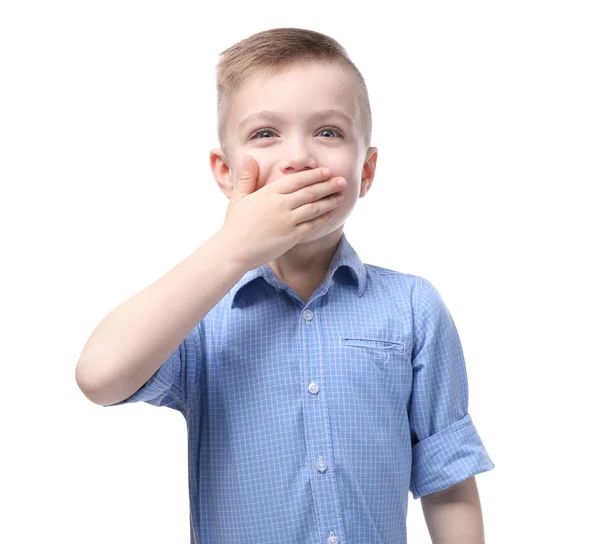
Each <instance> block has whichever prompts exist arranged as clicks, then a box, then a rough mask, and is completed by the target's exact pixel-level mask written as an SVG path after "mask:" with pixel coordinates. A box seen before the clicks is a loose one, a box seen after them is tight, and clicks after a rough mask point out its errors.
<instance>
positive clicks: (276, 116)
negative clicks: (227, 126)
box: [237, 109, 354, 130]
mask: <svg viewBox="0 0 600 544" xmlns="http://www.w3.org/2000/svg"><path fill="white" fill-rule="evenodd" d="M310 117H311V119H323V118H326V117H341V118H342V119H343V120H344V121H346V123H348V124H349V125H350V126H354V120H353V119H352V117H350V116H349V115H347V114H345V113H344V112H343V111H341V110H334V109H330V110H322V111H316V112H315V113H313V114H312V115H311V116H310ZM256 118H263V119H267V120H269V121H281V120H282V119H285V115H283V114H281V113H277V112H274V111H268V110H263V111H258V112H256V113H251V114H250V115H248V117H246V119H244V120H243V121H242V122H241V123H240V124H239V125H238V127H237V130H242V129H243V128H244V127H245V126H246V125H247V124H248V123H249V122H250V121H252V120H253V119H256Z"/></svg>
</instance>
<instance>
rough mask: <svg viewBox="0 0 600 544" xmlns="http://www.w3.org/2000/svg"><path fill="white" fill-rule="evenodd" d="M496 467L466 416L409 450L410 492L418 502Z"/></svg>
mask: <svg viewBox="0 0 600 544" xmlns="http://www.w3.org/2000/svg"><path fill="white" fill-rule="evenodd" d="M495 466H496V465H495V464H494V463H493V462H492V460H491V459H490V457H489V455H488V453H487V451H486V450H485V447H484V445H483V442H482V441H481V438H480V437H479V434H478V433H477V429H476V428H475V425H474V424H473V421H472V419H471V415H470V414H467V415H466V416H465V417H463V418H462V419H460V420H458V421H456V422H455V423H453V424H452V425H450V426H449V427H447V428H446V429H444V430H443V431H440V432H439V433H436V434H434V435H431V436H429V437H428V438H426V439H425V440H421V442H418V443H417V444H415V445H414V446H413V447H412V474H411V478H410V492H411V493H412V495H413V497H414V498H415V499H418V498H420V497H422V496H423V495H428V494H429V493H435V492H436V491H441V490H442V489H447V488H449V487H451V486H453V485H455V484H457V483H459V482H462V481H463V480H466V479H467V478H470V477H471V476H474V475H475V474H479V473H481V472H487V471H488V470H491V469H493V468H494V467H495Z"/></svg>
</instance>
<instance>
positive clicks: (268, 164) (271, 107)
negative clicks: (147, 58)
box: [210, 28, 377, 228]
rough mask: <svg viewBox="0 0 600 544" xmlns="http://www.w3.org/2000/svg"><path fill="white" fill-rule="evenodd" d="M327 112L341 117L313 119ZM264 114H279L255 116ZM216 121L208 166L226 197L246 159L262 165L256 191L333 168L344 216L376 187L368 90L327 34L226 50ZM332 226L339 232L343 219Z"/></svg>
mask: <svg viewBox="0 0 600 544" xmlns="http://www.w3.org/2000/svg"><path fill="white" fill-rule="evenodd" d="M326 110H338V111H341V113H342V116H340V115H336V114H333V113H329V114H327V115H326V116H322V117H315V115H316V113H317V112H323V111H326ZM262 111H269V112H273V113H274V114H275V115H277V117H269V116H265V115H262V116H258V115H254V114H258V112H262ZM343 114H345V115H346V116H347V117H348V119H346V118H344V117H343ZM217 119H218V128H217V132H218V138H219V145H220V149H213V150H211V154H210V162H211V168H212V171H213V174H214V176H215V179H216V180H217V183H218V184H219V186H220V188H221V190H222V191H223V193H225V194H226V195H227V197H228V198H230V197H231V193H232V191H233V187H234V183H235V182H237V179H238V177H239V171H240V168H241V164H242V158H243V156H244V155H245V154H249V155H252V156H253V157H254V158H255V159H256V161H257V162H258V165H259V174H258V180H257V184H256V189H259V188H261V187H262V186H264V185H266V184H268V183H270V182H272V181H275V180H276V179H278V178H280V177H281V176H283V175H288V174H293V173H294V172H298V171H301V170H305V169H311V168H317V167H327V168H329V169H330V170H331V173H332V174H331V175H332V177H333V176H343V177H344V178H345V179H346V180H347V182H348V186H347V188H346V189H345V195H346V198H345V200H344V203H343V204H342V205H340V206H339V207H338V211H337V212H336V216H338V217H339V218H342V216H343V219H345V218H346V217H347V216H348V215H349V212H350V211H351V210H352V208H353V207H354V205H355V203H356V201H357V198H361V197H363V196H364V195H365V194H366V193H367V191H368V190H369V188H370V186H371V184H372V181H373V178H374V175H375V166H376V162H377V148H375V147H370V140H371V109H370V104H369V96H368V92H367V88H366V85H365V82H364V79H363V77H362V75H361V74H360V72H359V71H358V69H357V68H356V66H355V65H354V64H353V63H352V61H351V60H350V59H349V58H348V56H347V54H346V51H345V50H344V48H343V47H342V46H341V45H340V44H339V43H338V42H337V41H335V40H334V39H332V38H330V37H328V36H326V35H324V34H320V33H318V32H313V31H310V30H304V29H298V28H277V29H272V30H266V31H263V32H259V33H257V34H254V35H252V36H250V37H249V38H247V39H245V40H242V41H240V42H238V43H236V44H235V45H234V46H232V47H230V48H229V49H226V50H225V51H224V52H222V53H221V58H220V60H219V63H218V65H217ZM331 223H336V225H331V227H334V228H335V227H336V226H339V225H340V224H341V223H343V220H342V221H339V219H337V220H336V219H334V221H332V222H331Z"/></svg>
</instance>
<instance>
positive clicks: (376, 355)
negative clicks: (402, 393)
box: [340, 337, 410, 372]
mask: <svg viewBox="0 0 600 544" xmlns="http://www.w3.org/2000/svg"><path fill="white" fill-rule="evenodd" d="M340 346H341V348H342V353H344V352H345V351H346V350H347V355H348V357H351V358H352V359H356V358H359V359H361V360H362V361H363V362H364V365H366V366H367V368H368V370H369V371H370V372H378V371H381V370H383V371H386V372H398V371H401V370H402V368H403V367H405V366H406V364H407V362H410V352H409V349H408V346H407V344H406V343H405V342H401V341H397V340H382V339H380V338H365V337H360V338H358V337H340Z"/></svg>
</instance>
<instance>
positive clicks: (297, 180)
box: [221, 155, 343, 270]
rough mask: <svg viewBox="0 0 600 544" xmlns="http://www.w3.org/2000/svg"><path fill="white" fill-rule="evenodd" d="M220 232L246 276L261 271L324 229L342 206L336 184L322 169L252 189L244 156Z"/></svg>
mask: <svg viewBox="0 0 600 544" xmlns="http://www.w3.org/2000/svg"><path fill="white" fill-rule="evenodd" d="M246 157H247V158H248V163H247V164H246V163H244V165H243V167H242V169H241V171H240V176H239V180H238V182H237V184H236V185H235V187H234V190H233V195H232V197H231V200H230V202H229V206H228V208H227V213H226V216H225V221H224V223H223V226H222V228H221V231H222V232H224V233H226V235H227V237H228V239H229V240H230V241H231V243H232V247H235V248H236V249H235V258H236V259H239V261H240V263H241V264H243V266H244V267H245V268H247V269H248V270H252V269H253V268H256V267H258V266H261V265H263V264H265V263H268V262H269V261H271V260H273V259H274V258H276V257H278V256H279V255H281V254H283V253H285V252H286V251H287V250H288V249H290V248H291V247H293V246H295V245H296V244H297V243H298V242H301V241H302V240H303V239H305V238H307V237H308V236H310V235H311V234H312V233H313V232H315V231H316V230H318V229H320V228H321V227H323V225H325V224H327V223H328V222H329V221H331V219H333V216H334V211H333V210H334V209H335V208H337V207H338V206H339V205H340V204H341V203H342V201H341V200H338V199H337V198H336V196H337V194H339V193H340V192H341V191H342V190H343V187H341V186H340V185H339V183H338V180H339V179H340V178H331V177H330V176H329V174H327V175H324V174H323V169H322V168H315V169H313V170H304V171H302V172H297V173H295V174H290V175H287V176H282V177H281V178H279V179H277V180H276V181H274V182H273V183H270V184H268V185H265V186H264V187H261V188H260V189H259V190H258V191H255V189H256V180H257V178H258V163H257V162H256V159H254V157H252V156H251V155H247V156H246Z"/></svg>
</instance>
